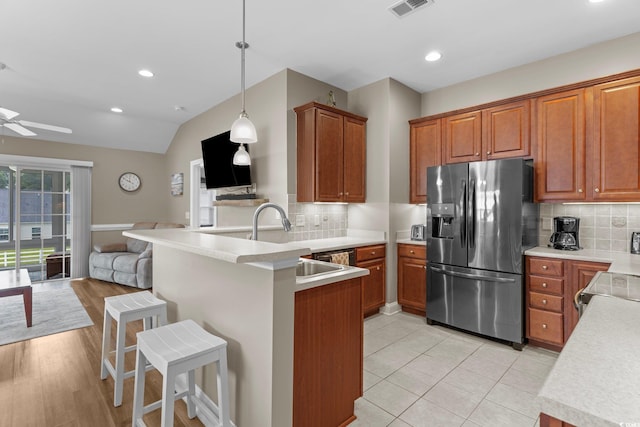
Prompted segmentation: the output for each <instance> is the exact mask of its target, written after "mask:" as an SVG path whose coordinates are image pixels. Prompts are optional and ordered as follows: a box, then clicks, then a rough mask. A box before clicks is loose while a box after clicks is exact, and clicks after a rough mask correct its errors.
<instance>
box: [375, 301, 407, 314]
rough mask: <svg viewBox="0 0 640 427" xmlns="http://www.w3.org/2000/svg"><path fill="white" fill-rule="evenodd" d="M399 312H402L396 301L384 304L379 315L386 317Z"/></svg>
mask: <svg viewBox="0 0 640 427" xmlns="http://www.w3.org/2000/svg"><path fill="white" fill-rule="evenodd" d="M400 311H402V307H401V306H400V304H398V301H394V302H392V303H386V304H385V305H384V307H382V308H381V309H380V313H382V314H386V315H387V316H391V315H392V314H396V313H399V312H400Z"/></svg>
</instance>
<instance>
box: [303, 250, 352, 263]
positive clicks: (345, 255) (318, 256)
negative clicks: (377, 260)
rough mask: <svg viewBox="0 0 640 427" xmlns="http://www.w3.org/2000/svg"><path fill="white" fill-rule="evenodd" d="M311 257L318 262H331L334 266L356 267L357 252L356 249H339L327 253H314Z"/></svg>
mask: <svg viewBox="0 0 640 427" xmlns="http://www.w3.org/2000/svg"><path fill="white" fill-rule="evenodd" d="M311 257H312V258H313V259H315V260H318V261H324V262H331V263H333V264H343V265H350V266H355V265H356V250H355V249H354V248H346V249H338V250H334V251H326V252H314V253H313V254H311Z"/></svg>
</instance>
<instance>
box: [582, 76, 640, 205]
mask: <svg viewBox="0 0 640 427" xmlns="http://www.w3.org/2000/svg"><path fill="white" fill-rule="evenodd" d="M592 117H593V132H592V134H591V135H592V137H588V138H587V144H588V146H589V145H590V146H591V147H592V149H591V153H592V155H593V160H592V162H591V163H590V166H591V168H592V171H593V173H592V174H589V177H590V178H592V180H593V182H592V183H591V184H590V185H589V196H590V197H591V198H592V199H593V200H594V201H638V200H640V77H633V78H628V79H623V80H619V81H615V82H611V83H606V84H600V85H596V86H594V87H593V116H592ZM591 135H590V136H591ZM588 168H589V166H588Z"/></svg>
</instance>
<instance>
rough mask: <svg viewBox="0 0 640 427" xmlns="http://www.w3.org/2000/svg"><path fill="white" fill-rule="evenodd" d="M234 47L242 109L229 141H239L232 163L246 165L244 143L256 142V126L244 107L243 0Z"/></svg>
mask: <svg viewBox="0 0 640 427" xmlns="http://www.w3.org/2000/svg"><path fill="white" fill-rule="evenodd" d="M236 47H237V48H239V49H240V55H241V60H240V92H241V96H242V111H240V117H238V118H237V119H236V121H235V122H233V125H231V138H230V139H231V141H233V142H239V143H240V147H238V151H237V152H236V154H235V155H234V156H233V164H234V165H243V166H247V165H250V164H251V157H249V153H248V152H247V151H246V150H245V148H244V144H253V143H254V142H258V136H257V134H256V127H255V126H254V125H253V123H251V120H249V116H248V115H247V112H246V111H245V109H244V100H245V94H244V92H245V89H244V51H245V49H247V48H248V47H249V44H248V43H247V42H245V0H242V41H241V42H237V43H236Z"/></svg>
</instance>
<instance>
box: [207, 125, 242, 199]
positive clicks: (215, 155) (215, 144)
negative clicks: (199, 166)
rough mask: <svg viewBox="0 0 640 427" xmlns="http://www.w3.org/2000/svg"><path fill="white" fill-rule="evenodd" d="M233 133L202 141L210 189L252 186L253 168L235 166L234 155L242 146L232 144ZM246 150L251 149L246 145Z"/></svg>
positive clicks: (225, 133)
mask: <svg viewBox="0 0 640 427" xmlns="http://www.w3.org/2000/svg"><path fill="white" fill-rule="evenodd" d="M230 137H231V131H227V132H224V133H221V134H220V135H216V136H212V137H211V138H207V139H205V140H203V141H202V160H203V162H204V177H205V183H206V186H207V188H208V189H212V188H225V187H246V186H250V185H251V167H250V166H236V165H234V164H233V155H234V154H235V153H236V151H238V147H239V146H240V144H237V143H235V142H232V141H231V140H230V139H229V138H230ZM245 149H246V150H247V152H248V151H249V147H248V146H247V145H246V144H245Z"/></svg>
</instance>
